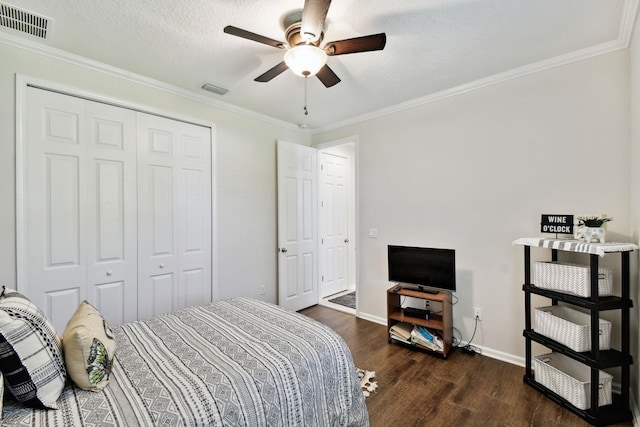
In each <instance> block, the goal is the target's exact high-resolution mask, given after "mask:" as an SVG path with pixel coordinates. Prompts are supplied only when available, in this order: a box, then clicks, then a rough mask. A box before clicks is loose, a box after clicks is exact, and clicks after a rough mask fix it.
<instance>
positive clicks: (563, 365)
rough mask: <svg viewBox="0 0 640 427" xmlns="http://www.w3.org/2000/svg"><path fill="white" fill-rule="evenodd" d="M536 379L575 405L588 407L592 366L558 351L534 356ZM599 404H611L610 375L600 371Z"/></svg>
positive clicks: (589, 406) (589, 403) (583, 408)
mask: <svg viewBox="0 0 640 427" xmlns="http://www.w3.org/2000/svg"><path fill="white" fill-rule="evenodd" d="M533 369H534V371H535V380H536V381H537V382H538V383H540V384H542V385H543V386H545V387H546V388H548V389H549V390H551V391H553V392H554V393H556V394H558V395H560V396H562V397H564V398H565V399H566V400H567V401H568V402H569V403H571V404H572V405H573V406H575V407H576V408H579V409H582V410H585V409H590V408H591V368H589V367H588V366H587V365H583V364H582V363H580V362H577V361H575V360H573V359H570V358H568V357H567V356H564V355H562V354H559V353H548V354H541V355H538V356H534V357H533ZM599 379H600V380H599V381H598V389H599V390H598V406H604V405H610V404H611V380H612V379H613V377H612V376H611V375H610V374H608V373H606V372H604V371H599Z"/></svg>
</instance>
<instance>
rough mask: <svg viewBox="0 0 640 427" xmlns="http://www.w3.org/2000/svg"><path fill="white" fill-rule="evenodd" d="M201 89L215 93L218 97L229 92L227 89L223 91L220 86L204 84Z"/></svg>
mask: <svg viewBox="0 0 640 427" xmlns="http://www.w3.org/2000/svg"><path fill="white" fill-rule="evenodd" d="M201 87H202V89H204V90H208V91H209V92H213V93H217V94H218V95H224V94H225V93H227V92H229V89H225V88H223V87H220V86H216V85H212V84H211V83H205V84H203V85H202V86H201Z"/></svg>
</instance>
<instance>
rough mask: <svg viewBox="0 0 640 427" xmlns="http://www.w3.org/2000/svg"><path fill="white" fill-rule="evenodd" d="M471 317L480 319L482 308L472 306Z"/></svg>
mask: <svg viewBox="0 0 640 427" xmlns="http://www.w3.org/2000/svg"><path fill="white" fill-rule="evenodd" d="M473 318H474V319H478V320H482V309H481V308H480V307H474V308H473Z"/></svg>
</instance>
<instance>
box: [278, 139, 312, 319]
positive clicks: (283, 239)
mask: <svg viewBox="0 0 640 427" xmlns="http://www.w3.org/2000/svg"><path fill="white" fill-rule="evenodd" d="M277 162H278V252H279V255H278V299H279V304H280V305H281V306H283V307H285V308H288V309H291V310H301V309H303V308H306V307H309V306H311V305H314V304H316V303H317V302H318V288H317V282H318V259H317V258H318V256H317V254H318V245H317V233H318V229H317V208H316V206H317V174H316V168H317V162H316V150H315V149H314V148H311V147H306V146H303V145H298V144H291V143H288V142H284V141H278V148H277Z"/></svg>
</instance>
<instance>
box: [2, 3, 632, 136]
mask: <svg viewBox="0 0 640 427" xmlns="http://www.w3.org/2000/svg"><path fill="white" fill-rule="evenodd" d="M0 3H4V4H10V5H12V6H15V7H18V8H21V9H25V10H28V11H30V12H32V13H35V14H40V15H44V16H47V17H49V18H52V19H53V20H54V25H53V29H52V31H51V35H50V37H49V38H48V40H45V41H42V44H43V45H45V46H47V48H48V47H51V48H55V49H59V50H62V51H65V52H69V53H72V54H75V55H79V56H81V57H84V58H88V59H91V60H94V61H98V62H101V63H105V64H109V65H111V66H113V67H117V68H120V69H122V70H125V71H127V72H132V73H135V74H138V75H141V76H145V77H148V78H151V79H154V80H158V81H160V82H164V83H167V84H169V85H172V86H175V87H178V88H181V89H184V90H187V91H192V92H194V93H196V94H198V95H199V96H205V97H207V98H210V99H211V100H212V102H214V103H217V102H223V103H225V104H230V105H233V106H237V107H241V108H242V109H246V110H250V111H252V112H256V113H259V114H261V115H265V116H268V117H271V118H274V119H277V120H281V121H285V122H288V123H292V124H300V123H304V124H308V125H309V127H310V128H311V129H319V128H320V129H322V128H325V129H326V128H330V127H331V126H333V125H335V124H336V123H341V122H346V121H349V120H352V119H355V118H358V117H361V116H370V115H372V114H376V113H377V112H380V111H390V110H393V109H394V108H397V106H399V105H406V104H408V103H409V104H410V103H412V102H420V100H421V99H425V98H426V99H428V98H429V97H431V96H437V94H441V93H447V92H451V91H455V90H456V89H455V88H458V90H459V88H460V87H467V86H473V85H474V84H477V83H478V82H479V81H483V80H490V79H491V78H492V76H494V77H495V76H496V75H510V73H513V72H514V71H513V70H518V69H520V70H523V69H524V70H527V69H540V68H543V67H545V66H549V65H551V66H552V65H555V64H558V63H562V62H565V61H567V60H569V59H571V60H575V59H580V58H583V57H588V56H590V55H593V54H596V53H603V52H607V51H611V50H614V49H619V48H621V47H624V46H626V43H628V37H629V34H630V28H631V26H632V24H633V20H634V19H635V15H636V10H637V5H638V0H395V1H394V0H335V1H333V2H332V4H331V7H330V9H329V13H328V15H327V25H326V31H325V38H324V40H325V42H327V41H332V40H341V39H345V38H351V37H358V36H363V35H368V34H373V33H379V32H385V33H386V35H387V45H386V48H385V49H384V50H383V51H375V52H367V53H358V54H350V55H341V56H334V57H329V60H328V64H329V65H330V66H331V68H332V69H333V70H334V71H335V72H336V74H337V75H338V76H339V77H340V78H341V80H342V82H341V83H339V84H337V85H336V86H334V87H331V88H325V87H324V86H323V85H322V84H321V83H320V81H319V80H317V78H311V79H309V81H308V88H307V89H308V107H309V115H308V116H305V115H304V114H303V108H302V107H303V105H304V79H303V78H301V77H298V76H295V75H294V74H293V73H292V72H291V71H289V70H287V71H285V72H284V73H283V74H281V75H280V76H278V77H276V78H275V79H273V80H272V81H270V82H268V83H258V82H255V81H253V79H254V78H255V77H257V76H258V75H260V74H262V73H263V72H265V71H266V70H268V69H269V68H271V67H272V66H274V65H276V64H277V63H278V62H280V61H281V60H282V56H283V52H282V51H281V50H278V49H276V48H273V47H270V46H267V45H263V44H260V43H256V42H252V41H249V40H245V39H241V38H238V37H234V36H231V35H228V34H225V33H223V28H224V27H225V26H226V25H233V26H236V27H240V28H243V29H246V30H249V31H252V32H255V33H258V34H261V35H264V36H267V37H270V38H273V39H276V40H281V41H286V40H285V37H284V34H283V29H282V27H281V19H282V18H283V16H284V15H286V14H287V13H288V12H291V11H293V10H296V9H301V8H302V6H303V4H304V0H278V1H273V0H165V1H159V0H102V1H98V0H66V1H51V0H10V1H8V2H5V1H4V0H0ZM3 34H4V36H3ZM16 36H17V38H18V39H27V40H30V42H29V43H31V41H36V42H37V40H36V39H35V38H34V37H32V36H29V35H21V34H20V33H18V32H16V31H14V30H9V29H6V28H3V27H0V42H2V41H3V40H5V41H6V40H15V39H16ZM53 52H55V51H53ZM505 73H506V74H505ZM204 82H209V83H212V84H215V85H217V86H221V87H224V88H226V89H228V90H229V93H227V94H226V95H224V96H220V95H215V94H211V93H208V92H205V91H203V90H202V89H200V86H201V85H202V84H203V83H204Z"/></svg>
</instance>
